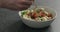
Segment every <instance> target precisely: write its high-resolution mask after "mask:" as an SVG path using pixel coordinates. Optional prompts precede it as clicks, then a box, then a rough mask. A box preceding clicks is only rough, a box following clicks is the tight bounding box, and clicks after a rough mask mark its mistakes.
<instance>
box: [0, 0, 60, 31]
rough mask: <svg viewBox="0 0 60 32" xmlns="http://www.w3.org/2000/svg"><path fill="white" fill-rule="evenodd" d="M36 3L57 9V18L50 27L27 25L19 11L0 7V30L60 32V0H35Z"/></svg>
mask: <svg viewBox="0 0 60 32" xmlns="http://www.w3.org/2000/svg"><path fill="white" fill-rule="evenodd" d="M35 3H36V4H37V5H38V6H48V7H51V8H53V9H55V10H56V11H57V18H56V20H55V21H54V22H53V23H52V24H51V25H50V26H49V27H46V28H42V29H33V28H30V27H27V26H26V25H24V24H23V22H22V20H21V19H20V18H19V15H18V11H12V10H9V9H5V8H0V32H60V17H59V16H60V0H35ZM31 6H33V5H31Z"/></svg>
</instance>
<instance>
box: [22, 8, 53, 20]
mask: <svg viewBox="0 0 60 32" xmlns="http://www.w3.org/2000/svg"><path fill="white" fill-rule="evenodd" d="M21 16H22V17H23V18H25V19H30V20H37V21H47V20H50V19H52V18H53V15H52V14H51V13H49V12H47V11H45V9H44V8H40V9H36V10H26V11H23V12H21Z"/></svg>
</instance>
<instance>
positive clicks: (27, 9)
mask: <svg viewBox="0 0 60 32" xmlns="http://www.w3.org/2000/svg"><path fill="white" fill-rule="evenodd" d="M40 7H47V6H40ZM47 8H49V9H51V10H52V11H54V12H55V16H54V17H53V18H52V19H50V20H47V21H36V20H28V21H36V22H48V21H51V20H54V19H56V17H57V11H56V10H55V9H53V8H50V7H47ZM27 10H29V9H27ZM23 11H24V10H23ZM20 12H22V11H19V12H18V14H19V16H20V17H22V16H21V15H20ZM22 18H23V17H22ZM23 19H25V18H23ZM25 20H27V19H25Z"/></svg>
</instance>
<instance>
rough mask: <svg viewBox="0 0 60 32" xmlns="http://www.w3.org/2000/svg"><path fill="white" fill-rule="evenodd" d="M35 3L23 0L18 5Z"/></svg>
mask: <svg viewBox="0 0 60 32" xmlns="http://www.w3.org/2000/svg"><path fill="white" fill-rule="evenodd" d="M32 3H33V1H30V0H21V1H19V2H18V4H22V5H31V4H32Z"/></svg>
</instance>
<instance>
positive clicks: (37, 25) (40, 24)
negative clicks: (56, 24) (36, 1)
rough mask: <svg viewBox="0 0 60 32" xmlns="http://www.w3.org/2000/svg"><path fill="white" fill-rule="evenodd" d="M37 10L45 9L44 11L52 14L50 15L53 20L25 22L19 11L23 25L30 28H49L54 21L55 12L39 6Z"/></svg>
mask: <svg viewBox="0 0 60 32" xmlns="http://www.w3.org/2000/svg"><path fill="white" fill-rule="evenodd" d="M38 8H45V9H46V11H48V12H50V13H52V15H53V16H54V17H53V19H51V20H48V21H33V20H27V19H24V18H23V17H22V16H21V12H22V11H19V16H20V18H21V19H22V21H23V23H24V24H26V25H27V26H29V27H32V28H43V27H46V26H49V25H50V24H51V23H52V22H53V21H54V19H55V18H56V11H55V10H53V9H52V8H49V7H46V6H39V7H38ZM38 8H37V9H38Z"/></svg>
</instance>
